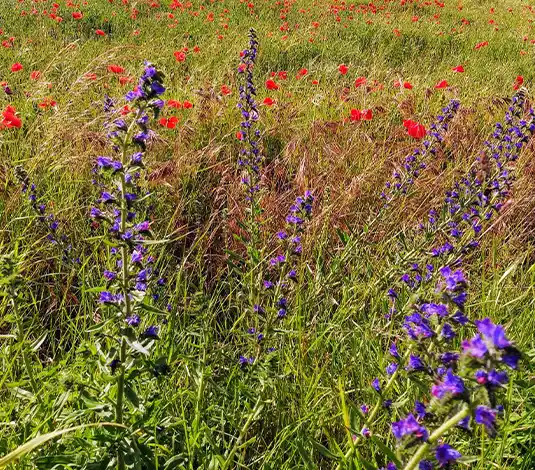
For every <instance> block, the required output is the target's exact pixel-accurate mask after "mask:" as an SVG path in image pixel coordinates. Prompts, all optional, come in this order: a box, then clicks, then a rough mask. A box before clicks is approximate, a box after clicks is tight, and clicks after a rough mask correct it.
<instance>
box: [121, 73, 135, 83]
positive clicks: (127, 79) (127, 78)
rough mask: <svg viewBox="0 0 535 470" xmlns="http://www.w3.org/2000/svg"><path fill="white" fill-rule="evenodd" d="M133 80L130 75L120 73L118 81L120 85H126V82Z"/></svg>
mask: <svg viewBox="0 0 535 470" xmlns="http://www.w3.org/2000/svg"><path fill="white" fill-rule="evenodd" d="M133 81H134V80H133V78H132V77H128V76H127V75H121V76H120V77H119V83H120V84H121V85H126V84H127V83H132V82H133Z"/></svg>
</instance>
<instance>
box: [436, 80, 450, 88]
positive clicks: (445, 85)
mask: <svg viewBox="0 0 535 470" xmlns="http://www.w3.org/2000/svg"><path fill="white" fill-rule="evenodd" d="M448 87H449V85H448V82H447V81H446V80H441V81H440V82H438V83H437V84H436V85H435V88H436V89H438V90H440V89H441V88H448Z"/></svg>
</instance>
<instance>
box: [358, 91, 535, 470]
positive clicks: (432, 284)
mask: <svg viewBox="0 0 535 470" xmlns="http://www.w3.org/2000/svg"><path fill="white" fill-rule="evenodd" d="M524 104H525V90H523V89H522V90H520V91H519V92H518V93H517V94H516V95H515V96H514V97H513V99H512V103H511V106H510V107H509V108H508V110H507V113H506V116H505V125H502V124H497V126H496V130H495V132H494V133H493V136H492V139H491V140H489V141H488V142H486V144H485V146H486V155H488V156H490V158H488V159H487V160H488V161H487V162H486V163H487V164H486V168H485V171H477V170H471V171H470V172H469V173H468V175H467V176H465V177H464V178H462V180H461V181H460V182H459V183H457V184H456V185H455V186H454V189H453V190H451V191H449V192H448V193H447V194H446V197H445V200H444V205H443V207H442V209H441V210H432V211H431V212H430V214H429V222H428V224H427V225H424V224H422V225H421V229H422V230H423V231H424V233H425V236H424V241H426V242H427V240H429V238H431V239H434V240H438V239H440V238H441V237H442V242H441V243H440V244H439V245H438V246H436V247H435V248H433V249H431V250H430V251H427V250H421V249H420V248H416V249H413V250H412V251H410V252H409V253H408V254H407V256H405V257H404V258H405V259H406V260H409V268H408V269H407V271H406V272H405V273H403V274H402V275H401V276H400V277H399V278H398V279H399V285H398V287H396V288H394V287H391V288H390V289H389V290H388V297H389V298H390V301H391V308H390V311H389V313H388V315H387V316H386V317H387V319H388V320H389V321H391V322H394V323H395V325H397V324H398V323H397V320H399V319H401V318H402V319H403V321H402V325H401V327H402V330H403V331H404V335H403V336H400V337H398V339H397V341H395V342H394V343H392V344H391V345H390V347H389V354H390V356H391V357H392V362H390V363H388V364H386V366H385V374H384V379H380V378H376V379H374V380H373V382H372V389H373V390H374V392H375V393H376V394H378V400H377V403H376V406H374V407H373V408H372V409H371V411H370V408H369V407H368V405H362V407H361V411H362V410H366V412H364V411H363V415H364V417H365V419H364V423H363V428H362V431H361V437H362V438H366V437H369V436H371V435H372V432H371V431H370V426H371V424H373V423H374V421H375V419H376V418H377V415H378V413H379V412H380V411H381V410H385V409H388V410H391V407H392V404H393V403H394V402H395V401H396V397H395V396H388V394H389V393H392V389H393V388H394V387H393V385H394V383H396V381H398V380H399V378H400V377H401V376H403V377H406V379H409V380H415V381H416V382H418V384H419V387H418V388H419V389H421V387H422V384H425V383H427V389H428V393H427V395H425V396H424V397H423V398H422V397H420V400H421V401H416V402H415V405H414V409H413V410H412V412H410V413H407V414H406V415H405V416H404V417H402V418H401V419H398V420H395V421H393V423H392V426H391V430H392V435H393V437H394V438H395V440H396V441H397V443H398V449H397V454H396V455H398V456H399V457H400V458H399V460H398V461H396V462H390V463H389V464H388V465H387V466H386V467H385V468H387V469H390V470H393V469H396V468H404V469H405V470H412V469H414V468H419V469H423V470H425V469H432V468H436V467H438V468H446V467H448V466H451V465H452V464H454V463H455V462H456V461H457V460H458V459H459V458H461V454H460V452H458V451H457V450H456V449H454V448H453V447H451V446H450V445H449V444H447V443H444V442H442V441H441V439H442V437H443V436H444V435H445V434H446V433H448V432H449V431H451V430H452V429H454V428H456V427H460V428H464V429H471V428H472V427H475V426H477V425H481V426H484V428H485V429H486V430H487V433H488V434H489V435H490V436H493V435H494V434H495V433H496V429H497V420H498V418H499V416H500V414H501V413H502V410H503V403H502V401H501V400H502V399H501V398H500V397H501V396H503V394H500V392H503V390H504V386H505V385H506V384H507V383H508V381H509V378H508V374H507V369H508V368H509V369H516V368H517V366H518V362H519V360H520V357H521V356H520V353H519V351H518V350H517V349H516V348H515V346H514V345H513V343H512V342H511V341H510V340H509V339H508V338H507V337H506V335H505V330H504V328H503V327H502V326H500V325H495V324H494V323H493V322H492V321H491V320H490V319H488V318H486V319H484V320H481V321H475V322H471V321H470V320H469V319H468V317H467V316H466V314H465V305H466V302H467V285H468V284H467V281H466V277H465V275H464V273H463V272H462V271H461V269H459V266H460V265H461V262H462V261H463V258H464V256H465V255H466V254H467V253H468V252H469V251H471V250H473V249H474V248H477V247H478V246H479V237H480V236H481V235H482V234H483V233H484V229H485V227H486V226H488V224H490V223H491V221H492V219H493V218H494V217H495V216H496V214H498V213H499V212H500V210H501V209H502V207H503V205H504V203H505V201H506V199H507V198H508V197H509V194H510V188H511V184H512V181H513V176H514V165H511V162H514V161H515V160H516V159H517V158H518V155H519V153H520V151H521V150H522V148H523V146H524V145H525V143H526V142H527V141H528V140H529V138H530V136H531V135H532V133H533V131H534V130H535V122H534V117H535V116H534V113H533V111H532V110H530V111H529V117H528V119H524V118H523V115H524ZM480 160H481V161H480V163H485V161H484V160H485V159H484V158H482V159H480ZM419 242H421V240H415V243H419ZM416 260H417V261H418V262H415V261H416ZM405 292H408V295H404V293H405ZM473 327H475V328H476V329H477V333H476V334H475V335H473V336H472V337H471V339H468V340H464V341H462V342H461V348H460V350H459V349H457V348H455V344H458V343H459V341H458V340H457V339H458V338H462V337H466V336H467V335H468V334H469V330H470V329H471V328H473ZM394 328H396V326H394ZM358 439H360V438H358ZM403 462H404V463H403Z"/></svg>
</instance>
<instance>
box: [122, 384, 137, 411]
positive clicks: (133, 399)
mask: <svg viewBox="0 0 535 470" xmlns="http://www.w3.org/2000/svg"><path fill="white" fill-rule="evenodd" d="M124 393H125V395H126V398H128V400H129V401H130V403H132V405H134V406H135V407H136V408H139V398H138V396H137V394H136V392H135V391H134V389H133V388H132V387H131V386H130V385H128V384H126V386H125V389H124Z"/></svg>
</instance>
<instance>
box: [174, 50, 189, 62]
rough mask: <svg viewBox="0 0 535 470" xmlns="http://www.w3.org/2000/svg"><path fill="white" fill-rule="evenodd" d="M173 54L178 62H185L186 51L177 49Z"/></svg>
mask: <svg viewBox="0 0 535 470" xmlns="http://www.w3.org/2000/svg"><path fill="white" fill-rule="evenodd" d="M173 55H174V56H175V59H176V60H177V62H184V61H185V60H186V53H185V52H184V51H176V52H175V53H173Z"/></svg>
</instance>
